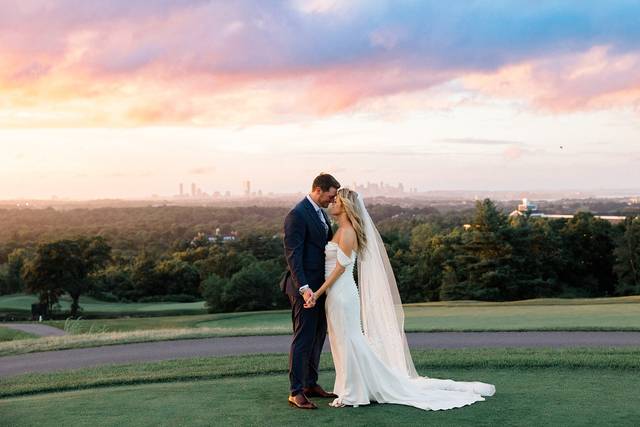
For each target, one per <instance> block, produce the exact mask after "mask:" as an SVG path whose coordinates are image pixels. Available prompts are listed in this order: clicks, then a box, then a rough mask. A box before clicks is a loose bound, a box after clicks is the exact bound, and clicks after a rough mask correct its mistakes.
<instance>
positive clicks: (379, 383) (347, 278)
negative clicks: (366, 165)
mask: <svg viewBox="0 0 640 427" xmlns="http://www.w3.org/2000/svg"><path fill="white" fill-rule="evenodd" d="M328 210H329V213H330V214H331V215H332V216H333V217H334V218H335V219H336V221H337V222H338V225H339V228H338V230H337V231H336V233H335V235H334V237H333V239H332V240H331V241H330V242H329V243H327V246H326V248H325V251H326V261H325V282H324V283H323V285H322V286H321V287H320V288H319V289H318V290H317V291H316V292H315V293H314V298H313V299H311V300H310V301H309V302H308V303H307V304H306V305H305V307H307V308H310V307H312V306H313V305H314V302H315V301H316V300H317V299H318V298H319V297H320V296H322V294H324V293H325V292H326V293H327V298H326V302H325V308H326V315H327V326H328V335H329V341H330V343H331V354H332V355H333V361H334V364H335V370H336V380H335V385H334V389H333V391H334V393H336V394H337V395H338V397H337V398H336V399H335V400H334V401H333V402H331V403H330V405H331V406H335V407H342V406H358V405H367V404H369V403H370V402H371V401H375V402H378V403H396V404H400V405H409V406H414V407H417V408H420V409H425V410H440V409H451V408H459V407H461V406H465V405H470V404H472V403H474V402H478V401H482V400H484V398H483V397H482V396H492V395H493V394H494V393H495V387H494V386H493V385H491V384H485V383H481V382H458V381H452V380H442V379H435V378H428V377H421V376H419V375H418V374H417V372H416V370H415V367H414V365H413V359H412V358H411V354H410V353H409V347H408V345H407V340H406V337H405V334H404V312H403V310H402V304H401V302H400V295H399V293H398V287H397V285H396V281H395V278H394V276H393V271H392V270H391V265H390V263H389V259H388V257H387V253H386V250H385V248H384V243H383V242H382V239H381V238H380V234H379V233H378V231H377V229H376V228H375V225H374V224H373V221H372V220H371V217H370V216H369V214H368V212H367V210H366V208H365V206H364V202H363V201H362V199H361V198H360V197H359V196H358V194H357V193H356V192H355V191H352V190H349V189H347V188H341V189H340V190H338V193H337V197H336V200H335V202H334V203H333V204H331V205H330V206H329V208H328ZM356 255H357V256H358V257H359V260H358V282H359V286H356V283H355V281H354V274H353V270H354V264H355V261H356Z"/></svg>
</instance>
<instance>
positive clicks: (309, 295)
mask: <svg viewBox="0 0 640 427" xmlns="http://www.w3.org/2000/svg"><path fill="white" fill-rule="evenodd" d="M302 298H304V308H313V307H315V305H316V294H315V293H313V291H312V290H311V289H307V290H306V292H305V293H304V294H303V295H302Z"/></svg>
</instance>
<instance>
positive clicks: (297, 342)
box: [287, 295, 327, 396]
mask: <svg viewBox="0 0 640 427" xmlns="http://www.w3.org/2000/svg"><path fill="white" fill-rule="evenodd" d="M287 296H288V297H289V302H290V303H291V320H292V322H293V340H292V342H291V349H290V350H289V382H290V383H291V395H292V396H295V395H296V394H298V393H300V392H301V391H302V389H303V388H304V387H313V386H315V385H317V382H318V369H319V365H320V353H321V352H322V347H323V346H324V340H325V338H326V336H327V318H326V316H325V310H324V302H325V296H324V295H323V296H322V297H321V298H320V299H319V300H318V301H317V302H316V305H315V307H313V308H304V298H302V296H301V295H295V296H293V295H287Z"/></svg>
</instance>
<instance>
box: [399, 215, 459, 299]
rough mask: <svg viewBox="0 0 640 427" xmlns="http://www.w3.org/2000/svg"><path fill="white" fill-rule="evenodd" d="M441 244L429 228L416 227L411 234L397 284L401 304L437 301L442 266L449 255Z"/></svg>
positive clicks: (443, 238)
mask: <svg viewBox="0 0 640 427" xmlns="http://www.w3.org/2000/svg"><path fill="white" fill-rule="evenodd" d="M444 240H445V237H444V236H442V235H440V234H438V233H437V231H436V230H435V228H434V227H433V226H432V225H431V224H420V225H418V226H416V227H414V228H413V230H411V243H410V250H409V253H408V255H407V256H406V257H405V259H404V260H403V261H404V262H403V264H404V268H401V269H400V271H401V273H400V274H399V280H398V282H399V283H398V288H399V291H400V296H401V298H402V300H403V301H405V302H418V301H438V300H439V299H440V286H441V284H442V275H443V263H444V261H445V259H446V257H447V255H449V254H448V253H447V248H446V247H445V242H444Z"/></svg>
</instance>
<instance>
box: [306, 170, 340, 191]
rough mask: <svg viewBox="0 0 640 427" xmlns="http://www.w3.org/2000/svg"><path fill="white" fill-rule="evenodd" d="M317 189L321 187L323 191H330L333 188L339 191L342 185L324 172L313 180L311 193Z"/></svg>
mask: <svg viewBox="0 0 640 427" xmlns="http://www.w3.org/2000/svg"><path fill="white" fill-rule="evenodd" d="M316 187H320V188H321V189H322V191H329V189H330V188H331V187H333V188H335V189H336V190H337V189H338V188H340V183H339V182H338V180H336V179H335V178H334V177H332V176H331V175H329V174H328V173H324V172H323V173H320V175H318V176H316V178H315V179H314V180H313V184H312V185H311V191H313V189H314V188H316Z"/></svg>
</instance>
